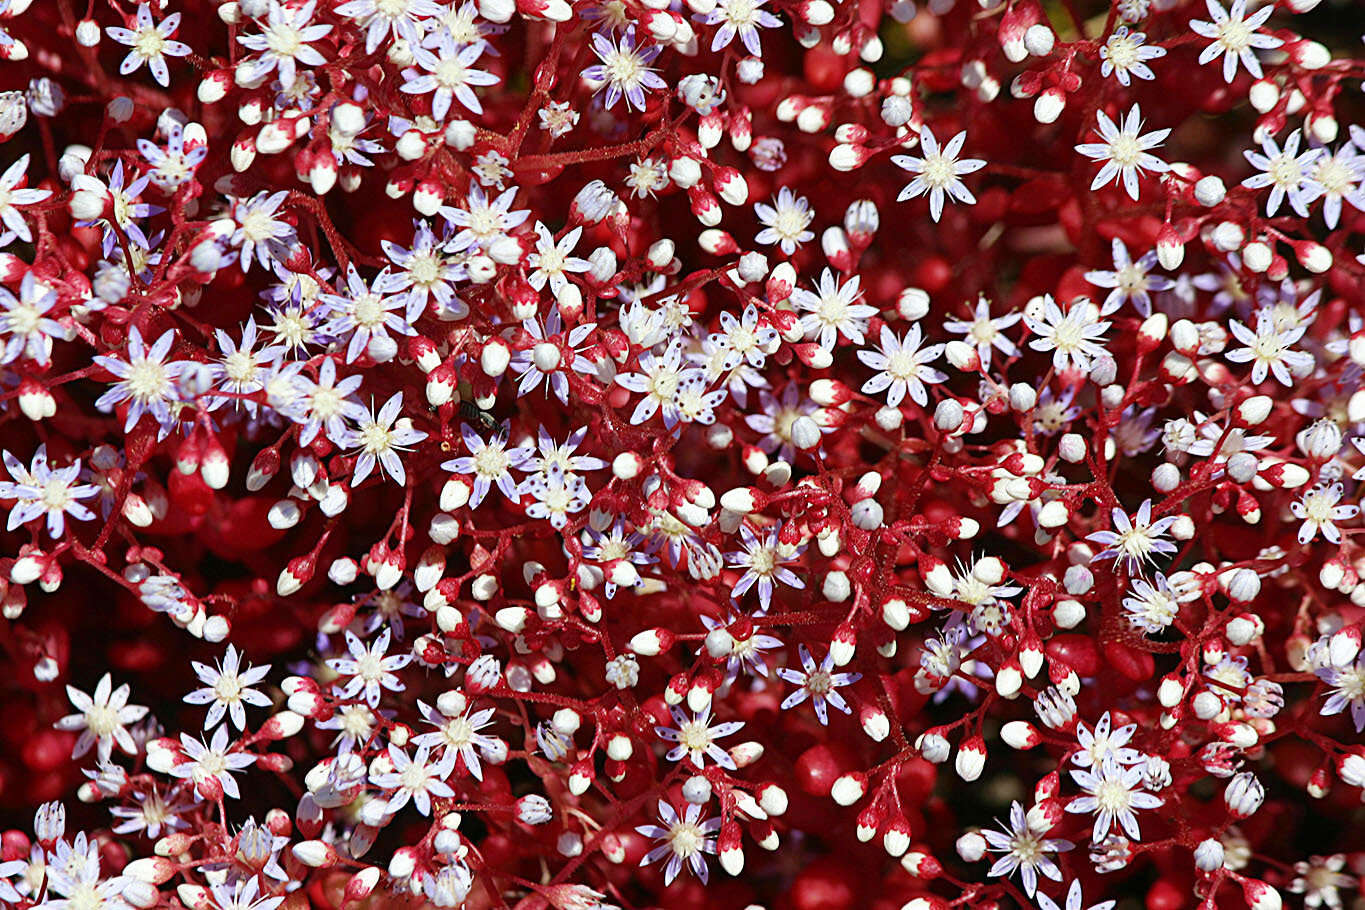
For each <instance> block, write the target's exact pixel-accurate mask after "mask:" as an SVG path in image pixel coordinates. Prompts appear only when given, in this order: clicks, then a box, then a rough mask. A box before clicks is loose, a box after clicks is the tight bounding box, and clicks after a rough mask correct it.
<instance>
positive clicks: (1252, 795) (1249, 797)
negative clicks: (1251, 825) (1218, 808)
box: [1223, 771, 1265, 818]
mask: <svg viewBox="0 0 1365 910" xmlns="http://www.w3.org/2000/svg"><path fill="white" fill-rule="evenodd" d="M1264 801H1265V787H1264V786H1262V785H1261V782H1260V781H1259V780H1257V779H1256V775H1254V774H1252V773H1251V772H1250V771H1243V772H1241V773H1240V774H1236V775H1234V776H1233V778H1232V780H1230V781H1228V785H1227V787H1226V788H1225V789H1224V790H1223V802H1225V803H1226V804H1227V807H1228V809H1229V810H1230V811H1231V812H1232V813H1233V814H1234V815H1236V816H1238V817H1240V818H1249V817H1250V816H1252V815H1255V814H1256V810H1257V809H1259V808H1261V803H1262V802H1264Z"/></svg>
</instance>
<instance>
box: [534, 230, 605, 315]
mask: <svg viewBox="0 0 1365 910" xmlns="http://www.w3.org/2000/svg"><path fill="white" fill-rule="evenodd" d="M581 236H583V228H582V226H579V227H576V228H574V229H573V230H571V231H568V232H566V233H565V234H564V236H563V237H561V238H559V240H558V241H556V240H555V238H554V235H553V234H551V233H550V229H549V228H547V227H546V226H545V225H543V224H541V223H540V222H539V221H537V222H536V248H535V251H534V252H532V253H531V254H530V255H528V256H527V257H526V266H527V268H529V269H531V274H529V275H527V276H526V281H527V282H528V283H529V284H530V285H531V287H533V288H535V289H536V290H537V291H539V290H540V289H542V288H543V287H545V284H546V282H547V281H548V282H549V284H550V292H551V293H553V294H554V295H555V296H556V297H558V296H559V295H560V294H561V293H563V291H564V287H565V285H567V284H568V283H569V277H568V275H566V274H565V272H586V271H588V270H589V269H591V268H592V263H590V262H588V260H586V259H580V258H579V257H577V256H574V255H573V248H574V247H575V246H576V245H577V244H578V238H579V237H581Z"/></svg>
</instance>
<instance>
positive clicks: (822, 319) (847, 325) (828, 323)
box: [791, 269, 877, 351]
mask: <svg viewBox="0 0 1365 910" xmlns="http://www.w3.org/2000/svg"><path fill="white" fill-rule="evenodd" d="M858 284H859V279H858V276H857V275H854V276H853V277H852V278H850V279H849V280H848V281H845V282H842V283H841V282H840V281H839V278H838V276H837V275H835V274H834V272H833V270H831V269H825V270H824V271H823V272H822V273H821V274H820V282H819V284H817V285H816V290H815V291H807V290H806V289H805V288H796V289H794V290H793V291H792V295H791V299H792V303H794V304H796V307H797V309H799V310H803V311H805V315H803V316H802V317H801V328H802V330H803V331H804V332H805V333H806V337H807V338H814V339H815V340H816V341H818V342H819V344H820V347H822V348H824V349H825V350H827V351H828V350H833V349H834V344H835V342H836V341H838V340H839V336H840V335H843V336H844V337H845V338H847V339H849V340H850V341H852V342H853V343H854V344H862V343H863V329H864V328H866V327H867V320H868V319H869V318H870V317H872V316H875V315H877V309H876V307H872V306H868V305H867V304H865V303H859V302H858V301H859V300H860V299H861V297H862V294H861V293H860V292H859V290H858Z"/></svg>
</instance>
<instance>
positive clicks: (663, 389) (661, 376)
mask: <svg viewBox="0 0 1365 910" xmlns="http://www.w3.org/2000/svg"><path fill="white" fill-rule="evenodd" d="M693 374H696V375H703V374H702V371H701V370H697V369H684V368H683V365H682V343H681V342H680V341H676V342H674V343H672V344H670V345H669V346H668V348H667V349H666V350H665V351H664V353H663V355H662V356H660V357H656V356H655V355H654V354H652V353H649V352H646V353H644V354H641V355H640V371H639V372H638V373H618V374H617V375H616V384H617V385H620V386H624V387H625V388H627V389H629V390H630V391H632V392H639V393H641V394H643V395H644V396H645V397H644V398H642V399H640V401H639V402H638V403H637V404H636V405H635V409H634V410H633V411H632V412H631V414H630V422H631V423H632V424H640V423H644V422H645V421H646V420H648V419H649V418H651V417H653V416H654V414H655V413H656V412H658V411H660V410H661V409H662V411H663V420H664V426H666V427H672V426H674V425H676V424H677V422H678V412H677V409H676V408H675V407H674V401H675V399H676V397H677V393H678V386H679V385H680V384H681V383H682V381H683V380H684V379H685V378H686V377H688V376H690V375H693Z"/></svg>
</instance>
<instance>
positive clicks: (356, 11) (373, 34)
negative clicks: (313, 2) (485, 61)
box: [336, 0, 483, 120]
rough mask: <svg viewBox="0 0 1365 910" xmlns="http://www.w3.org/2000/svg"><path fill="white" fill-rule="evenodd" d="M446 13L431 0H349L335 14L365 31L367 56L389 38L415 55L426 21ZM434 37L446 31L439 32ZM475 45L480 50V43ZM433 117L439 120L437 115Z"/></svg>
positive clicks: (481, 43) (443, 8)
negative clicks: (351, 20) (405, 45)
mask: <svg viewBox="0 0 1365 910" xmlns="http://www.w3.org/2000/svg"><path fill="white" fill-rule="evenodd" d="M445 12H446V9H445V7H443V6H441V5H440V4H439V3H434V2H432V0H350V2H348V3H343V4H341V5H340V6H338V7H337V8H336V13H337V15H339V16H345V17H347V18H348V19H354V20H356V21H357V22H359V23H360V25H361V26H362V27H363V28H364V30H365V53H367V54H373V53H374V52H375V51H376V50H378V49H379V44H380V42H381V41H383V40H384V38H385V37H388V36H392V39H393V40H394V41H398V40H402V41H406V42H407V43H408V45H409V46H410V47H411V48H412V50H413V52H414V53H415V52H416V51H417V50H419V48H417V47H416V46H415V45H418V44H420V43H421V41H422V33H423V30H424V26H425V24H426V22H427V20H428V18H429V17H433V16H440V15H442V14H444V13H445ZM433 24H434V23H433ZM436 34H438V35H439V34H446V31H445V30H444V29H442V30H441V31H440V32H437V33H436ZM474 46H476V47H478V48H479V49H480V50H482V49H483V42H478V43H477V44H475V45H474ZM435 116H436V119H438V120H439V119H441V118H440V115H435Z"/></svg>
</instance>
